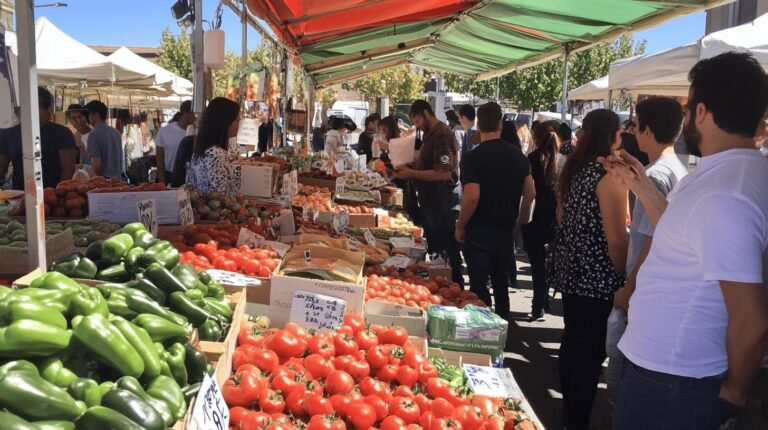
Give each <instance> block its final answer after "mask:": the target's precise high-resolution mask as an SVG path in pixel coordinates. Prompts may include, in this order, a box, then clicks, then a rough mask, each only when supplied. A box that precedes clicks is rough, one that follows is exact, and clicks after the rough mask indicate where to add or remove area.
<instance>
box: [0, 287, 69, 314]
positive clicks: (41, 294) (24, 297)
mask: <svg viewBox="0 0 768 430" xmlns="http://www.w3.org/2000/svg"><path fill="white" fill-rule="evenodd" d="M74 295H75V294H74V292H73V291H70V290H41V289H40V288H24V289H23V290H18V291H16V292H14V293H13V297H15V298H16V299H18V300H20V301H30V300H31V301H35V302H39V303H42V304H44V305H45V306H48V307H49V308H51V309H55V310H56V311H57V312H61V313H62V314H64V313H67V312H68V311H69V303H70V301H71V300H72V297H74ZM8 297H11V295H8V296H6V298H8Z"/></svg>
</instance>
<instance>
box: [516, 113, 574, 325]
mask: <svg viewBox="0 0 768 430" xmlns="http://www.w3.org/2000/svg"><path fill="white" fill-rule="evenodd" d="M557 127H558V122H557V121H546V122H543V123H541V124H539V126H538V127H536V132H535V133H534V134H533V144H534V145H535V147H536V149H535V150H534V151H533V152H531V153H530V154H528V162H529V163H530V165H531V176H532V177H533V184H534V186H535V187H536V200H535V202H536V204H535V206H534V209H533V217H532V220H531V222H530V223H528V224H524V225H523V226H522V230H523V243H524V245H525V251H526V252H527V253H528V261H529V262H530V263H531V277H532V278H533V304H532V307H531V321H544V313H545V312H548V311H549V295H548V292H549V291H548V290H549V289H548V288H547V281H546V267H545V259H546V255H547V252H546V246H547V244H548V243H550V242H551V241H552V239H553V238H554V227H555V213H556V212H557V197H556V193H555V188H556V184H557V175H558V174H559V173H560V169H558V165H561V163H560V162H561V160H564V159H565V157H564V156H563V155H561V154H560V153H559V152H558V149H559V147H560V141H559V139H558V135H557Z"/></svg>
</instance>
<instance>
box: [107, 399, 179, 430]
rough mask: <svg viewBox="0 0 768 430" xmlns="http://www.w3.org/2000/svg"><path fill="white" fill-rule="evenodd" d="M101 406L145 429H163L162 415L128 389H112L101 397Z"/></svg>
mask: <svg viewBox="0 0 768 430" xmlns="http://www.w3.org/2000/svg"><path fill="white" fill-rule="evenodd" d="M101 404H102V406H105V407H107V408H110V409H112V410H115V411H117V412H119V413H121V414H123V415H125V416H126V417H127V418H128V419H130V420H131V421H133V422H135V423H136V424H138V425H140V426H141V428H143V429H145V430H164V429H167V427H165V423H164V422H163V417H161V416H160V414H159V413H157V411H156V410H155V409H154V408H153V407H152V406H151V405H150V404H149V403H147V402H146V401H145V400H143V399H142V398H141V397H139V396H137V395H136V394H133V393H132V392H130V391H128V390H119V389H118V390H112V391H110V392H108V393H107V394H105V395H104V397H103V398H102V399H101Z"/></svg>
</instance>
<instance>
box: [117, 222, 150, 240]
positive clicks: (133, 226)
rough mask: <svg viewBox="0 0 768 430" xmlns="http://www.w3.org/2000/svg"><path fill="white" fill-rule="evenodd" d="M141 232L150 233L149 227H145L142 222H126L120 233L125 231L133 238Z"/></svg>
mask: <svg viewBox="0 0 768 430" xmlns="http://www.w3.org/2000/svg"><path fill="white" fill-rule="evenodd" d="M141 232H144V233H149V232H148V231H147V228H146V227H144V224H142V223H140V222H132V223H130V224H126V225H124V226H123V228H122V229H121V230H120V233H125V234H127V235H130V236H131V237H132V238H135V237H136V236H137V235H138V234H139V233H141Z"/></svg>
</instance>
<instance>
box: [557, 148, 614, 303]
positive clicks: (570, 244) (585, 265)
mask: <svg viewBox="0 0 768 430" xmlns="http://www.w3.org/2000/svg"><path fill="white" fill-rule="evenodd" d="M605 174H606V172H605V169H604V168H603V166H602V165H600V164H599V163H597V162H594V161H593V162H591V163H589V164H587V165H586V166H584V167H582V168H581V170H579V171H578V172H576V174H575V175H574V176H573V178H571V182H570V188H569V189H568V195H567V196H566V200H565V205H564V207H563V222H562V224H561V225H560V229H559V232H558V235H557V239H556V243H555V258H554V270H553V271H552V272H551V279H550V280H548V283H550V282H551V284H550V285H554V286H556V287H559V288H560V290H561V291H562V292H563V293H568V294H575V295H578V296H586V297H593V298H597V299H603V300H613V292H614V291H616V290H617V289H618V288H619V287H621V286H622V285H624V277H623V276H622V275H621V274H619V272H617V271H616V268H615V267H614V266H613V262H611V258H610V256H609V255H608V241H607V240H606V238H605V229H604V227H603V218H602V215H601V214H600V203H599V201H598V200H597V184H598V182H600V179H602V178H603V176H605Z"/></svg>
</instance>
